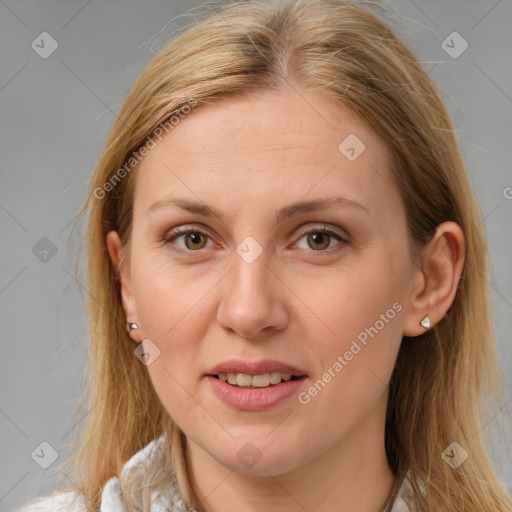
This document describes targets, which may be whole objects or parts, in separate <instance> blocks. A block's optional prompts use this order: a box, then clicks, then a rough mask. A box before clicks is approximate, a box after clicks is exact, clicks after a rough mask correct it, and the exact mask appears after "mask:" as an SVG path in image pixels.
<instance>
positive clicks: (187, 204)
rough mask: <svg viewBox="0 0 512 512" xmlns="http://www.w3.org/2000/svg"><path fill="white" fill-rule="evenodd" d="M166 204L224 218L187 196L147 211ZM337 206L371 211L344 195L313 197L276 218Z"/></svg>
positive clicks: (283, 210)
mask: <svg viewBox="0 0 512 512" xmlns="http://www.w3.org/2000/svg"><path fill="white" fill-rule="evenodd" d="M166 206H178V207H179V208H181V209H182V210H185V211H187V212H190V213H195V214H197V215H202V216H204V217H218V218H219V219H221V220H222V219H223V218H224V216H223V214H222V212H221V211H220V210H219V209H217V208H216V207H215V206H213V205H208V204H205V203H202V202H198V201H194V200H192V199H188V198H185V197H175V198H172V199H162V200H160V201H156V202H155V203H153V204H152V205H151V206H150V207H149V208H148V210H147V213H148V214H149V213H150V212H152V211H155V210H157V209H160V208H163V207H166ZM335 206H350V207H353V208H358V209H360V210H363V211H365V212H366V213H370V211H369V210H368V208H366V206H363V205H362V204H361V203H358V202H357V201H354V200H353V199H349V198H348V197H343V196H329V197H324V198H320V199H312V200H310V201H297V202H295V203H292V204H290V205H287V206H284V207H283V208H281V209H280V210H278V211H277V213H276V215H275V218H276V222H281V220H283V219H285V218H288V217H292V216H294V215H298V214H301V213H309V212H313V211H317V210H326V209H329V208H334V207H335Z"/></svg>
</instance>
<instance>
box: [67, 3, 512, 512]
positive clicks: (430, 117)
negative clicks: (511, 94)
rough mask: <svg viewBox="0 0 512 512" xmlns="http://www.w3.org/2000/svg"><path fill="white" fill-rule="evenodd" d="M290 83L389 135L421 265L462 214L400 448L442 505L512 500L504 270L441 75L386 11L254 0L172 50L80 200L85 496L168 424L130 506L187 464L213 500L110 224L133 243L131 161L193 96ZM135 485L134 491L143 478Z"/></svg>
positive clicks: (125, 114) (95, 499) (93, 501)
mask: <svg viewBox="0 0 512 512" xmlns="http://www.w3.org/2000/svg"><path fill="white" fill-rule="evenodd" d="M284 86H291V87H300V88H303V89H305V90H310V91H314V90H318V91H324V92H327V93H329V94H331V95H332V98H333V101H338V102H340V103H342V104H344V105H347V106H349V107H350V108H352V109H353V111H354V112H356V113H357V114H358V115H359V116H360V117H361V118H362V119H364V120H366V122H367V123H368V124H369V125H370V126H371V127H372V128H373V129H374V130H376V132H377V133H378V134H379V135H380V137H382V139H383V140H384V141H385V142H386V143H387V145H388V146H389V148H390V149H391V151H392V155H393V160H394V162H393V163H394V165H393V166H392V169H391V171H392V172H393V174H394V177H395V179H396V183H397V184H398V187H399V191H400V195H401V197H402V200H403V204H404V207H405V211H406V216H407V221H408V230H409V241H410V247H411V255H412V257H413V259H414V261H418V257H419V255H420V251H421V249H422V248H423V247H424V246H425V244H426V243H427V242H429V241H430V239H431V237H432V235H433V233H434V232H435V229H436V226H437V225H438V224H440V223H442V222H444V221H454V222H456V223H458V224H459V225H460V226H461V228H462V230H463V232H464V235H465V241H466V247H465V251H466V252H465V266H464V269H463V273H462V277H461V280H460V283H459V287H458V290H457V293H456V296H455V299H454V302H453V304H452V306H451V308H450V309H449V311H448V313H447V314H446V316H445V318H443V320H442V321H441V322H440V323H439V324H438V325H436V326H435V327H434V328H433V329H431V330H429V331H427V332H426V333H425V334H423V335H421V336H418V337H416V338H405V337H404V339H403V342H402V344H401V347H400V351H399V354H398V358H397V361H396V367H395V369H394V372H393V374H392V378H391V382H390V393H389V402H388V410H387V417H386V433H385V446H386V452H387V456H388V461H389V464H390V467H391V469H392V470H393V472H394V473H395V475H403V474H404V473H405V472H406V471H407V470H408V469H411V470H412V471H413V472H414V473H416V474H417V475H418V476H419V477H420V478H421V479H422V480H423V482H424V483H425V494H424V495H423V494H422V492H421V491H420V489H419V487H418V484H417V482H416V481H415V480H414V479H413V480H412V484H413V487H414V490H415V491H416V496H415V497H414V503H413V506H415V507H416V508H415V509H416V510H419V511H429V512H433V511H434V510H438V508H437V507H438V505H439V503H442V504H443V506H444V507H445V508H446V510H447V511H450V512H451V511H453V512H460V511H462V510H467V511H470V510H475V511H476V510H478V511H482V510H485V511H487V510H489V511H490V510H493V511H503V512H505V511H507V512H510V511H511V510H512V499H511V497H510V495H509V494H508V493H507V491H506V488H505V486H504V485H503V482H501V481H500V479H499V477H498V476H497V474H496V473H495V471H494V470H493V467H492V466H491V464H490V462H489V457H488V455H487V452H486V448H485V443H486V442H489V441H492V440H491V439H487V438H484V434H486V432H488V429H486V428H485V425H486V423H485V422H486V418H488V417H489V415H490V411H491V410H492V409H491V408H492V406H493V404H494V403H496V404H497V405H498V407H501V404H503V403H504V399H503V391H502V388H503V377H502V374H501V371H500V367H499V364H498V361H497V356H496V346H495V338H494V332H493V317H492V312H493V307H492V304H491V294H490V291H489V287H488V279H489V277H490V273H491V272H492V270H491V266H490V262H489V256H488V248H487V240H486V232H485V226H484V223H483V219H482V214H481V211H480V209H479V205H478V203H477V200H476V198H475V195H474V192H473V191H472V188H471V186H470V182H469V180H468V176H467V173H466V169H465V166H464V163H463V160H462V158H461V155H460V153H459V150H458V146H457V140H456V132H455V130H454V127H453V124H452V122H451V120H450V118H449V115H448V113H447V110H446V108H445V106H444V104H443V102H442V101H441V99H440V93H439V92H438V90H437V88H436V86H435V85H434V84H433V83H432V81H431V80H430V79H429V77H428V76H427V74H426V73H425V71H424V70H423V69H422V67H421V65H420V64H419V63H418V61H417V59H416V58H415V57H414V56H413V54H412V53H411V52H410V51H409V50H408V49H407V48H406V47H405V46H404V44H403V43H402V42H401V41H400V40H399V39H398V38H397V37H396V35H395V34H394V31H393V29H392V28H391V27H390V26H388V24H387V23H385V22H384V21H382V20H381V19H380V17H378V16H377V15H375V14H373V13H372V12H371V11H370V10H368V9H365V8H363V7H361V6H360V5H357V4H356V3H354V2H344V1H335V0H297V1H294V2H291V3H288V4H270V3H266V2H258V1H251V0H249V1H241V2H232V3H231V4H228V5H225V6H223V7H222V8H221V9H220V10H219V12H206V15H205V16H203V17H200V18H199V19H198V20H196V21H195V22H194V23H193V24H192V25H190V26H188V27H186V28H185V30H183V31H182V32H181V33H180V34H178V36H177V37H176V38H175V39H174V40H173V41H171V42H169V43H168V44H167V45H165V47H163V49H162V50H161V51H160V52H159V53H158V54H157V55H156V57H154V59H153V60H152V61H151V62H150V64H149V65H148V66H147V68H146V69H145V70H144V71H143V73H142V74H141V75H140V77H139V78H138V79H137V81H136V83H135V84H134V86H133V88H132V89H131V91H130V92H129V94H128V95H127V97H126V98H125V100H124V102H123V103H122V106H121V108H120V110H119V112H118V116H117V119H116V120H115V121H114V124H113V126H112V128H111V130H110V133H109V135H108V138H107V141H106V143H105V146H104V148H103V151H102V153H101V155H100V157H99V159H98V162H97V165H96V167H95V170H94V173H93V175H92V178H91V181H90V184H89V191H88V195H87V197H86V199H85V202H84V204H83V206H82V208H81V210H80V216H83V215H84V214H87V232H86V238H85V245H86V249H87V251H86V254H87V263H88V266H87V285H86V288H87V292H88V293H87V308H88V326H89V339H90V349H89V350H90V354H89V359H88V366H87V369H86V375H87V389H86V392H85V393H84V395H83V399H82V402H81V403H80V404H79V408H78V410H77V413H76V414H77V415H78V416H79V417H82V415H83V414H86V416H85V419H84V422H85V424H84V428H83V432H82V433H81V435H80V436H79V438H78V441H77V447H76V449H74V451H73V453H74V456H73V458H72V459H71V460H70V461H68V462H67V464H66V465H67V466H69V467H70V468H72V472H73V476H72V478H73V480H74V483H75V486H74V489H75V490H76V489H78V491H79V492H80V493H81V494H82V495H83V496H85V498H86V501H87V508H88V511H91V512H92V511H93V510H97V509H98V508H99V506H100V498H101V492H102V489H103V486H104V485H105V483H106V481H107V480H108V479H109V478H111V477H112V476H115V475H119V474H120V470H121V468H122V467H123V465H124V463H125V462H126V461H127V459H128V458H130V457H131V456H132V455H133V454H134V453H135V452H137V451H138V450H140V449H141V448H142V447H143V446H145V445H146V444H147V443H149V442H150V441H151V440H153V439H155V438H156V437H157V436H160V435H162V434H165V439H166V443H165V447H166V449H165V452H164V454H163V456H162V457H161V458H160V459H158V460H157V461H156V463H155V465H154V467H153V468H152V471H151V472H150V473H146V474H145V475H143V476H142V477H141V479H140V481H139V482H138V484H137V485H139V486H141V487H142V488H143V490H142V491H140V492H139V495H140V496H141V497H140V498H137V499H136V501H135V502H133V503H132V504H131V505H130V507H132V508H131V509H130V510H132V509H134V508H135V507H137V508H138V510H144V511H146V510H149V501H148V496H149V492H150V491H151V490H154V489H159V488H161V487H163V486H165V484H166V483H167V482H169V481H170V479H171V478H173V475H176V478H177V484H178V486H179V490H180V492H181V494H182V496H183V498H184V501H185V504H186V505H187V506H190V507H192V506H193V507H195V508H196V509H197V510H201V506H200V503H199V500H198V498H197V497H196V496H195V495H194V492H193V490H192V488H191V485H190V482H189V478H188V475H187V469H186V464H185V458H184V446H185V444H184V443H185V442H186V439H185V436H184V434H183V433H182V432H181V431H180V429H179V428H178V427H177V426H176V425H175V423H174V422H173V420H172V418H171V417H170V416H169V415H168V413H167V412H166V410H165V409H164V408H163V406H162V404H161V402H160V401H159V399H158V397H157V395H156V393H155V391H154V389H153V386H152V384H151V381H150V379H149V376H148V373H147V369H146V367H145V366H144V365H143V364H141V362H140V361H139V360H138V359H137V358H136V357H134V354H133V341H132V340H131V339H130V337H129V336H128V334H127V332H126V327H125V325H126V318H125V314H124V311H123V308H122V304H121V298H120V292H119V281H118V279H117V274H116V269H115V268H114V267H113V266H112V264H111V261H110V259H109V256H108V252H107V250H106V243H105V236H106V234H107V232H108V231H110V230H112V229H115V230H117V231H118V233H119V235H120V237H121V240H122V241H123V243H124V244H128V243H129V240H130V227H131V221H132V204H133V193H134V186H133V184H134V178H135V173H136V172H137V166H136V165H134V166H133V168H129V170H126V169H128V168H126V167H125V172H124V173H121V174H122V177H121V179H118V178H119V177H120V174H119V170H120V169H121V168H123V166H124V165H125V164H126V162H127V161H129V159H130V158H133V156H132V155H134V154H135V153H136V152H137V151H138V150H139V149H140V148H141V147H143V145H144V144H145V143H146V142H147V140H148V137H153V138H154V133H155V130H156V129H157V128H158V127H159V126H162V125H165V123H166V122H168V120H169V119H170V118H171V117H172V116H176V114H177V113H179V112H182V110H183V107H184V106H185V105H186V104H190V99H193V100H194V101H195V102H197V107H195V108H201V105H205V104H208V103H212V102H214V101H215V99H216V98H220V97H226V96H228V95H236V94H243V93H246V92H250V91H253V92H256V93H257V92H259V91H268V90H276V91H278V90H279V89H280V88H282V87H284ZM188 115H192V116H193V115H194V112H193V109H192V112H190V113H189V114H188ZM116 173H117V174H116ZM115 175H117V178H115ZM114 178H115V180H114ZM109 180H110V181H109ZM106 183H111V185H112V186H109V187H105V184H106ZM100 189H101V196H102V197H99V195H100V193H99V192H98V191H99V190H100ZM452 442H457V443H458V444H459V445H461V446H462V447H463V448H464V450H466V452H468V454H469V456H468V458H467V459H466V460H465V461H464V463H463V464H462V465H460V466H459V467H458V468H457V469H453V468H452V467H451V466H450V465H449V464H447V463H446V462H445V461H444V460H443V457H442V452H443V451H444V450H445V449H446V448H447V447H448V446H449V445H450V444H451V443H452ZM66 471H67V473H70V471H71V470H69V469H66ZM122 485H123V487H124V488H125V490H126V491H127V494H128V491H129V489H130V485H132V486H133V485H134V481H132V482H131V483H130V482H128V481H127V482H124V481H123V482H122ZM137 500H138V501H137Z"/></svg>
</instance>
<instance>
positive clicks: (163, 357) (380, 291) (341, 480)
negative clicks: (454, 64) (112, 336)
mask: <svg viewBox="0 0 512 512" xmlns="http://www.w3.org/2000/svg"><path fill="white" fill-rule="evenodd" d="M349 134H355V135H356V136H357V137H358V138H359V139H360V140H361V141H362V142H363V143H364V144H365V150H364V151H363V152H362V153H361V155H360V156H359V157H358V158H356V159H355V160H354V161H350V160H349V159H347V158H346V157H345V156H344V154H342V153H341V152H340V151H339V149H338V146H339V144H340V143H341V142H342V141H343V140H344V139H345V138H346V137H347V136H348V135H349ZM389 166H390V157H389V153H388V150H387V148H386V146H385V145H384V143H383V142H382V141H381V140H380V138H379V137H378V136H377V134H376V133H375V132H373V131H372V130H371V129H370V128H369V127H368V126H366V125H365V124H364V123H363V122H362V121H361V120H360V119H359V118H358V117H357V116H355V115H354V114H353V113H352V112H351V111H350V110H349V109H348V108H346V107H344V106H342V105H339V104H335V103H333V101H332V99H329V98H327V97H326V96H324V95H323V94H322V93H319V92H314V93H308V92H305V91H301V92H300V94H299V93H298V91H291V90H282V91H279V92H272V93H265V94H259V95H257V96H246V97H243V96H238V97H232V98H225V99H222V100H220V101H219V100H218V101H216V102H214V103H212V104H211V105H207V106H204V107H196V109H195V110H193V111H192V113H190V114H189V115H188V116H187V117H186V118H185V119H183V120H181V121H180V123H179V125H177V126H176V127H175V128H174V130H173V131H171V132H170V133H169V134H167V135H165V137H164V138H163V140H162V141H161V142H159V143H158V144H157V146H156V147H155V148H154V149H152V150H151V151H150V153H149V154H148V155H147V156H146V157H145V158H144V160H143V161H142V162H141V166H140V168H139V169H138V170H137V172H138V174H137V177H136V178H137V181H136V189H135V190H136V191H135V199H134V216H133V230H132V238H131V241H130V244H129V245H128V246H127V247H123V246H122V244H121V242H120V240H119V237H118V235H117V233H116V232H115V231H112V232H110V233H109V234H108V235H107V245H108V250H109V253H110V256H111V258H112V261H113V263H114V264H115V265H116V267H118V268H119V272H120V280H121V291H122V298H123V306H124V309H125V312H126V318H127V320H128V321H130V322H136V323H138V324H139V326H140V335H141V336H142V337H143V338H149V339H150V340H151V341H152V342H153V343H154V344H155V345H157V346H158V348H159V349H160V356H159V357H158V358H156V359H155V361H154V362H153V363H151V364H150V365H149V366H148V367H147V370H148V372H149V375H150V378H151V381H152V383H153V385H154V388H155V391H156V393H157V394H158V396H159V398H160V400H161V401H162V403H163V404H164V406H165V408H166V410H167V411H168V412H169V414H170V415H171V416H172V417H173V418H174V420H175V421H176V422H177V424H178V425H179V426H180V428H181V429H182V430H183V432H184V433H185V434H186V437H187V449H186V457H187V464H188V467H189V471H190V476H191V481H192V485H193V487H194V489H195V491H196V493H197V495H198V496H199V497H200V498H201V499H202V500H203V501H202V503H201V506H202V507H203V508H204V510H206V511H215V512H217V511H221V510H222V511H223V512H230V511H235V510H236V511H239V510H244V511H252V510H254V511H256V510H259V511H261V510H266V511H278V510H279V511H281V512H282V511H303V510H304V509H305V510H315V511H317V512H323V511H330V512H332V510H337V511H354V510H357V511H369V512H370V511H373V512H376V511H378V510H379V508H380V507H381V506H383V504H384V503H385V501H386V500H387V498H388V496H389V494H390V492H391V489H392V486H393V483H394V476H393V474H392V472H391V470H390V468H389V465H388V462H387V458H386V453H385V447H384V424H385V414H386V404H387V399H388V382H389V379H390V377H391V373H392V370H393V367H394V363H395V360H396V356H397V353H398V350H399V347H400V343H401V342H402V336H403V335H406V336H418V335H420V334H422V333H424V332H425V329H424V328H423V327H422V326H421V325H420V321H421V320H422V318H423V317H424V316H425V315H426V314H427V313H428V314H429V316H430V319H431V322H432V325H435V324H436V323H437V322H439V321H441V319H442V317H443V316H444V314H445V313H446V311H447V310H448V308H449V307H450V305H451V303H452V302H453V299H454V297H455V293H456V289H457V284H458V281H459V278H460V275H461V272H462V268H463V260H464V254H463V244H464V237H463V234H462V231H461V229H460V227H459V226H458V225H457V224H454V223H452V222H447V223H443V224H441V225H440V226H439V227H438V230H437V232H436V235H435V237H434V239H433V240H432V242H431V244H430V246H429V247H428V248H426V249H425V251H424V258H423V262H422V265H421V268H415V267H414V266H413V264H412V262H411V259H410V254H409V252H408V245H407V231H406V217H405V211H404V209H403V205H402V202H401V200H400V197H399V195H398V192H397V190H396V188H395V186H394V185H393V180H392V176H391V173H390V169H389ZM333 195H335V196H341V195H343V196H346V197H349V198H351V199H353V200H356V201H358V202H360V203H361V204H363V205H364V206H365V207H366V208H367V209H368V212H366V211H365V210H363V209H360V208H355V207H350V206H340V205H337V206H335V207H333V208H331V209H327V210H321V211H316V212H309V213H301V214H299V215H296V216H293V217H290V218H287V219H284V220H282V221H280V222H278V223H277V222H276V219H275V212H276V211H277V210H278V209H279V208H281V207H283V206H285V205H288V204H290V203H293V202H295V201H300V200H311V199H317V198H323V197H326V196H333ZM178 196H179V197H186V198H189V199H192V200H196V201H200V202H204V203H208V204H211V205H213V206H215V207H216V208H218V209H219V210H220V211H221V212H222V214H223V218H222V220H221V219H219V218H218V217H215V216H214V217H204V216H201V215H198V214H193V213H189V212H186V211H183V210H181V209H180V208H178V207H177V206H166V207H162V208H158V209H155V210H154V211H152V212H151V213H148V212H147V211H148V208H149V206H150V205H151V204H153V203H154V202H155V201H158V200H161V199H167V198H172V197H178ZM324 224H325V225H326V227H327V228H328V229H332V230H334V231H335V232H337V233H338V234H339V235H340V236H341V238H343V239H345V240H346V242H340V241H338V240H337V239H336V238H334V237H329V236H328V235H325V237H324V238H323V239H322V238H317V239H316V241H315V240H311V238H310V239H309V241H308V236H307V234H299V228H301V227H305V228H307V229H311V231H314V232H315V230H316V232H317V231H318V230H321V229H322V227H323V225H324ZM177 226H187V227H190V228H191V229H193V228H202V229H203V230H206V232H207V233H208V236H207V237H201V238H197V235H196V238H195V239H194V240H189V241H188V245H186V238H185V236H184V235H182V236H181V237H179V238H177V239H175V240H174V246H173V245H172V244H170V243H167V244H166V243H165V242H164V239H165V237H166V235H168V234H169V232H170V231H171V229H172V228H175V227H177ZM247 236H252V237H253V238H254V239H255V240H256V241H257V242H258V244H259V245H260V246H261V248H262V250H263V252H262V253H261V254H260V255H259V257H257V258H256V259H255V261H253V262H252V263H250V264H249V263H247V262H246V261H244V259H242V258H241V257H240V256H239V254H238V253H237V252H236V248H237V246H238V245H239V244H241V242H242V241H244V239H245V238H246V237H247ZM172 247H178V248H181V249H182V251H183V253H181V254H180V253H178V252H175V251H173V248H172ZM319 247H320V248H319ZM123 250H126V251H129V262H127V263H125V264H122V265H121V264H120V255H121V253H122V251H123ZM186 251H188V253H186ZM395 303H398V304H399V305H400V306H401V307H400V311H399V312H396V314H395V315H393V318H392V319H389V316H390V315H389V316H388V317H386V318H388V321H387V322H384V324H385V325H384V327H383V328H381V329H379V330H378V334H377V335H374V336H373V338H372V337H368V341H367V345H365V346H364V345H361V344H360V343H359V345H361V347H362V349H361V350H360V351H359V352H358V353H357V355H354V357H353V359H352V360H350V361H349V362H348V364H346V366H344V367H343V369H342V370H341V371H339V372H335V374H336V376H335V377H333V378H332V379H331V381H330V382H329V383H328V384H327V385H326V386H325V387H324V388H323V389H322V390H321V392H318V394H317V395H316V396H314V397H312V398H311V400H310V401H309V403H307V404H302V403H300V402H299V401H298V400H297V396H292V397H290V398H288V399H286V400H285V401H284V402H281V403H280V404H278V405H276V406H275V407H273V408H271V409H269V410H266V411H262V412H254V411H250V412H242V411H238V410H236V409H234V408H232V407H230V406H228V405H226V404H224V403H223V402H221V401H220V399H219V398H218V397H217V396H216V395H215V394H214V392H213V391H212V390H211V389H210V386H209V383H208V382H207V380H206V379H205V377H204V374H205V373H206V372H208V370H209V369H210V368H211V367H212V366H214V365H216V364H218V363H220V362H221V361H224V360H226V359H230V358H232V357H239V358H241V359H245V360H250V361H259V360H261V359H267V358H268V359H275V360H278V361H282V362H286V363H289V364H292V365H295V366H298V367H299V368H301V369H303V370H304V371H305V373H307V375H308V378H307V379H306V381H305V382H304V383H303V387H302V388H301V391H304V390H307V389H308V388H310V387H311V386H312V384H313V383H314V382H316V381H318V379H320V378H321V377H322V375H323V374H324V373H325V372H326V371H327V370H328V368H330V367H332V366H333V364H334V363H335V361H336V360H337V358H338V356H340V355H341V356H343V354H344V353H345V352H346V351H347V350H349V348H350V347H351V344H352V342H353V341H354V340H356V339H357V336H358V334H360V333H361V332H362V331H364V330H365V328H369V327H370V326H374V325H376V322H377V320H379V319H381V318H382V316H381V315H386V311H388V310H390V308H391V309H392V305H393V304H395ZM379 325H380V324H379ZM247 443H252V444H253V445H254V446H256V447H257V450H258V453H259V454H260V456H261V458H260V459H259V460H258V462H257V463H256V464H254V465H253V466H252V467H248V466H247V465H246V464H244V463H243V462H242V460H240V459H239V457H238V456H237V454H238V453H239V451H240V450H242V449H243V447H244V446H245V445H246V444H247Z"/></svg>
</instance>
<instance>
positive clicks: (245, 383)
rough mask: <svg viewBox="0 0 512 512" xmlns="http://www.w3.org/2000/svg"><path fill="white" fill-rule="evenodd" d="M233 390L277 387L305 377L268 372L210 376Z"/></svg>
mask: <svg viewBox="0 0 512 512" xmlns="http://www.w3.org/2000/svg"><path fill="white" fill-rule="evenodd" d="M210 377H213V378H216V379H218V380H220V381H222V382H225V383H226V384H229V385H230V386H232V387H234V388H242V389H260V388H271V387H274V386H278V385H279V384H282V383H283V382H288V381H294V380H303V379H305V378H306V375H292V374H291V373H281V372H270V373H260V374H257V375H251V374H248V373H218V374H214V375H210Z"/></svg>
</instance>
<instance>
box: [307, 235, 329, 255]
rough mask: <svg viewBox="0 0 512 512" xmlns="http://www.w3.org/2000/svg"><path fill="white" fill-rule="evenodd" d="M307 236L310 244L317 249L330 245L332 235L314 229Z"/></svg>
mask: <svg viewBox="0 0 512 512" xmlns="http://www.w3.org/2000/svg"><path fill="white" fill-rule="evenodd" d="M307 237H308V244H310V247H311V248H312V249H315V250H319V249H325V248H327V247H329V243H330V241H331V237H330V235H328V234H327V233H325V232H322V231H313V232H311V233H309V234H308V235H307ZM315 246H316V247H315Z"/></svg>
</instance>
